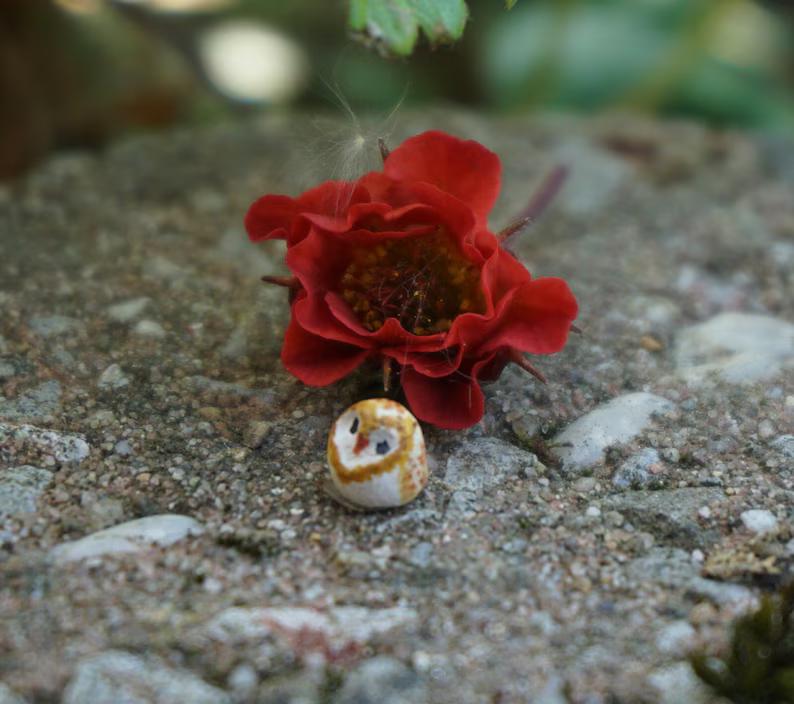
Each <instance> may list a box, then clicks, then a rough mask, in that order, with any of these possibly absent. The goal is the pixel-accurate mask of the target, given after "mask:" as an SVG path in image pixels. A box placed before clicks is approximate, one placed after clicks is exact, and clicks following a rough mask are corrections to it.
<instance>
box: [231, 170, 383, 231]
mask: <svg viewBox="0 0 794 704" xmlns="http://www.w3.org/2000/svg"><path fill="white" fill-rule="evenodd" d="M368 200H369V193H368V191H367V189H366V188H363V187H361V186H359V185H358V184H357V183H355V182H349V181H326V182H324V183H321V184H320V185H319V186H316V187H315V188H312V189H310V190H308V191H306V192H305V193H302V194H301V195H300V196H298V197H297V198H290V197H289V196H283V195H268V196H263V197H262V198H259V199H258V200H256V201H254V203H253V204H252V205H251V207H250V208H249V209H248V213H246V216H245V229H246V230H247V231H248V236H249V238H250V239H251V240H252V241H253V242H261V241H262V240H270V239H286V240H287V241H288V242H289V244H293V243H295V242H299V241H300V240H302V239H303V237H305V236H306V234H308V229H307V228H306V227H302V228H301V227H299V226H298V225H299V221H298V216H299V215H306V214H316V215H324V216H326V217H327V218H330V219H332V220H334V219H337V220H341V221H342V222H346V221H347V212H348V209H349V208H350V207H351V206H354V205H356V204H359V203H366V202H367V201H368Z"/></svg>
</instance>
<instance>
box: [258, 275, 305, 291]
mask: <svg viewBox="0 0 794 704" xmlns="http://www.w3.org/2000/svg"><path fill="white" fill-rule="evenodd" d="M262 281H264V282H265V283H266V284H274V285H276V286H284V288H289V289H297V288H300V281H298V278H297V277H296V276H263V277H262Z"/></svg>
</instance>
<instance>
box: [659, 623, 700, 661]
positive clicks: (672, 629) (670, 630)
mask: <svg viewBox="0 0 794 704" xmlns="http://www.w3.org/2000/svg"><path fill="white" fill-rule="evenodd" d="M696 636H697V631H695V629H694V628H693V627H692V626H691V625H690V623H689V621H683V620H681V621H673V622H672V623H668V624H667V625H666V626H664V628H662V629H661V630H660V631H659V633H657V635H656V647H657V648H658V649H659V650H660V651H661V652H663V653H664V654H665V655H678V656H679V657H681V656H682V655H686V654H687V652H688V651H689V650H690V649H691V648H692V645H693V643H694V640H695V637H696Z"/></svg>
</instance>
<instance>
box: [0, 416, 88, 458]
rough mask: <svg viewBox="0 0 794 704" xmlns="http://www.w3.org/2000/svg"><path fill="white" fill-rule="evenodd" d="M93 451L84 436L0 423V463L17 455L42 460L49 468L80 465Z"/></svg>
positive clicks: (32, 426)
mask: <svg viewBox="0 0 794 704" xmlns="http://www.w3.org/2000/svg"><path fill="white" fill-rule="evenodd" d="M90 452H91V448H90V446H89V445H88V443H87V442H86V441H85V438H84V437H83V436H82V435H76V434H71V433H59V432H57V431H55V430H47V429H45V428H37V427H36V426H34V425H12V424H10V423H0V460H4V461H10V460H11V459H13V458H14V457H15V456H18V455H26V456H28V457H37V458H42V459H43V460H44V461H45V462H46V463H47V464H48V465H51V464H55V463H74V464H79V463H80V462H82V461H83V460H85V459H86V458H87V457H88V455H89V453H90Z"/></svg>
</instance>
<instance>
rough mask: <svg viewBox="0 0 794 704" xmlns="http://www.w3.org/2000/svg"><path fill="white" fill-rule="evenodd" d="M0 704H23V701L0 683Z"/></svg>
mask: <svg viewBox="0 0 794 704" xmlns="http://www.w3.org/2000/svg"><path fill="white" fill-rule="evenodd" d="M0 704H25V700H24V699H22V697H20V696H18V695H17V694H16V693H15V692H13V691H12V690H11V688H10V687H8V686H6V685H4V684H3V683H2V682H0Z"/></svg>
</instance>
